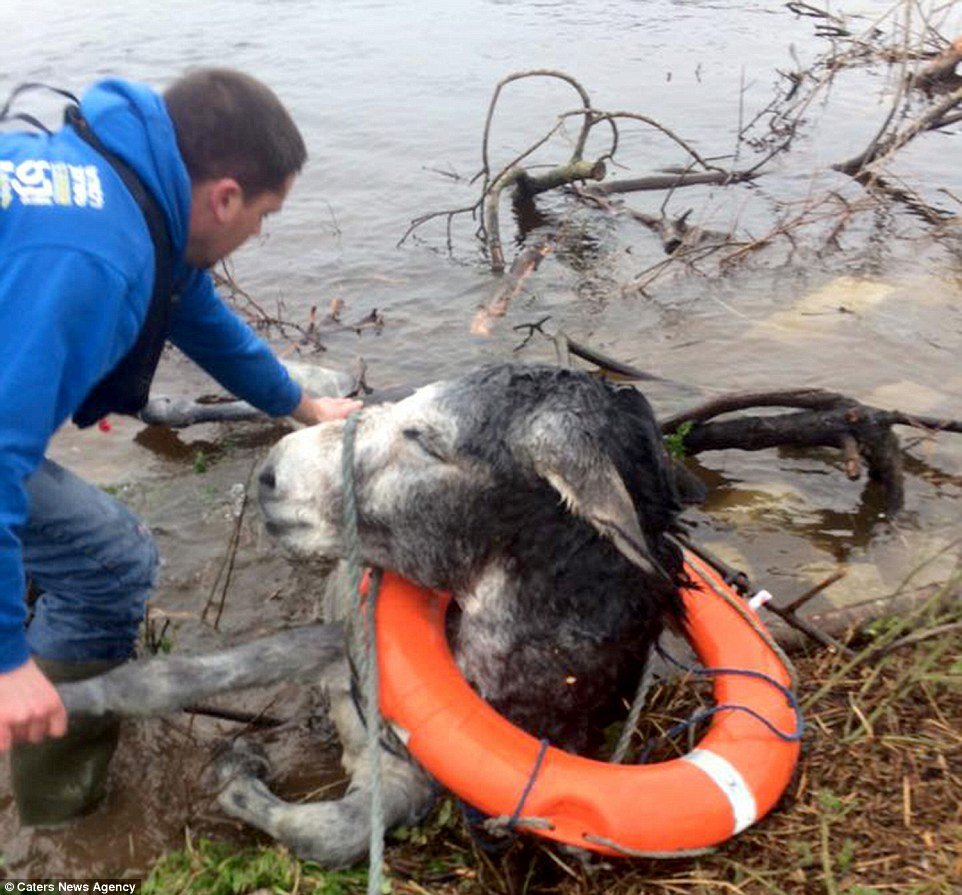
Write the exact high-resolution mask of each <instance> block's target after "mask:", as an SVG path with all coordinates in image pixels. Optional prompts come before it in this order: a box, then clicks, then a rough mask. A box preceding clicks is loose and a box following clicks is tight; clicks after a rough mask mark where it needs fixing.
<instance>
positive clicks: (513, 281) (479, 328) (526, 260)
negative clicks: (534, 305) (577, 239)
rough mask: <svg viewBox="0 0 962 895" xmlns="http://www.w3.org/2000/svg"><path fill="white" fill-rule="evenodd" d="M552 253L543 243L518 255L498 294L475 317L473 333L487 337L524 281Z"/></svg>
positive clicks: (549, 246)
mask: <svg viewBox="0 0 962 895" xmlns="http://www.w3.org/2000/svg"><path fill="white" fill-rule="evenodd" d="M550 252H551V245H550V244H549V243H547V242H543V243H540V244H538V245H534V246H528V248H526V249H524V250H523V251H522V252H520V253H519V254H518V256H517V257H516V258H515V259H514V262H513V263H512V264H511V270H510V271H508V274H507V276H506V277H505V279H504V284H503V285H502V287H501V289H500V290H498V294H497V295H496V296H495V297H494V298H493V299H492V300H491V301H490V302H488V304H487V305H485V306H484V307H483V308H481V309H480V310H479V311H478V313H477V314H475V315H474V320H473V321H472V322H471V332H472V333H474V334H475V335H481V336H486V335H488V334H489V333H490V332H491V327H492V326H493V325H494V321H495V320H496V319H497V318H498V317H503V316H504V315H505V314H507V313H508V308H509V307H510V305H511V302H512V300H513V299H514V298H515V296H517V294H518V293H519V292H520V291H521V287H522V286H523V285H524V281H525V280H526V279H527V278H528V277H529V276H531V274H532V273H533V272H534V271H536V270H537V269H538V265H539V264H541V261H542V260H543V259H544V258H545V257H546V256H547V255H548V254H549V253H550Z"/></svg>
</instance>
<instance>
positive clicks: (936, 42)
mask: <svg viewBox="0 0 962 895" xmlns="http://www.w3.org/2000/svg"><path fill="white" fill-rule="evenodd" d="M787 7H788V9H790V10H791V11H792V12H794V13H795V14H796V15H798V16H803V17H807V18H810V19H812V20H813V22H814V23H815V33H816V34H817V35H819V36H822V37H825V38H827V39H828V41H829V45H828V49H827V51H826V52H825V53H824V54H823V55H822V56H820V57H819V58H818V59H816V61H815V63H814V64H813V65H811V66H810V67H808V68H806V69H802V68H801V66H799V67H798V68H797V70H795V71H788V72H779V75H781V77H782V82H780V84H779V85H778V88H777V93H776V96H775V97H774V99H773V100H772V101H771V102H770V103H769V104H768V106H766V107H765V108H763V109H760V110H759V111H758V112H757V113H756V114H755V115H754V117H751V118H750V120H749V121H748V122H747V123H744V124H743V122H742V120H741V119H742V115H743V111H742V110H740V111H739V122H738V123H739V127H738V140H737V144H736V146H735V148H734V153H728V154H717V155H713V156H709V155H708V154H707V153H705V154H702V153H700V152H699V151H697V150H696V149H695V148H694V146H695V144H694V142H693V141H690V140H686V139H684V138H683V137H682V136H679V135H678V134H676V133H675V132H674V131H673V130H672V129H671V128H669V127H667V126H666V125H664V124H663V123H661V122H660V121H658V120H657V119H655V118H653V117H651V116H648V115H643V114H640V113H638V112H631V111H606V110H602V109H597V108H595V107H594V106H593V104H592V101H591V98H590V96H589V93H588V91H587V90H586V89H585V87H584V86H583V85H582V84H581V83H580V82H579V81H578V80H577V79H576V78H574V77H572V76H571V75H569V74H568V73H566V72H563V71H558V70H552V69H533V70H528V71H519V72H514V73H512V74H509V75H507V76H506V77H504V78H503V79H502V80H501V81H499V82H498V83H497V84H496V86H495V89H494V92H493V95H492V97H491V100H490V102H489V105H488V110H487V116H486V119H485V124H484V132H483V137H482V152H481V154H482V168H481V170H480V172H479V173H478V174H477V175H476V176H475V178H474V180H479V181H480V182H481V184H480V195H479V196H478V198H477V200H476V201H475V202H474V203H472V204H470V205H467V206H465V207H462V208H454V209H449V210H445V211H437V212H430V213H428V214H425V215H421V216H420V217H418V218H415V219H414V220H412V221H411V224H410V226H409V227H408V229H407V230H406V231H405V233H404V234H403V236H402V237H401V239H400V241H399V244H401V243H403V242H404V241H405V240H406V239H407V238H408V237H409V236H410V235H411V234H412V233H413V232H414V231H415V230H417V229H418V228H419V227H421V226H422V225H423V224H425V223H427V222H428V221H430V220H432V219H435V218H442V217H443V218H445V219H446V221H447V235H448V249H449V250H451V249H452V238H451V232H452V223H453V221H454V220H455V218H458V217H459V216H462V215H465V214H470V215H471V216H472V218H473V219H474V220H475V221H477V222H478V227H477V233H476V235H477V237H478V238H479V239H480V240H481V241H482V242H483V244H484V246H485V249H486V251H487V254H488V260H489V264H490V267H491V270H492V271H493V272H495V273H500V272H501V271H503V270H504V268H505V266H506V262H505V257H504V248H503V245H502V238H501V222H500V205H501V200H502V197H503V195H504V193H505V192H506V191H510V192H511V193H512V194H513V197H514V200H515V206H516V209H517V208H519V207H522V206H523V207H525V208H527V209H528V211H529V214H528V215H519V217H518V225H519V228H520V229H521V233H522V236H523V235H524V233H525V231H526V223H527V221H528V220H534V221H536V222H537V221H538V216H537V213H536V209H535V208H534V200H535V197H537V196H539V195H541V194H542V193H544V192H546V191H549V190H554V189H558V188H565V189H566V190H568V191H569V192H570V193H572V194H574V195H576V196H577V197H578V198H579V199H580V200H581V201H591V202H592V203H593V204H594V205H595V206H596V207H600V208H602V209H604V210H605V211H609V212H610V211H617V212H619V213H625V214H629V215H631V216H632V217H634V218H635V219H636V220H638V221H640V222H641V223H642V224H644V225H645V226H646V227H647V228H648V229H650V230H652V231H653V232H654V233H656V234H657V235H658V236H659V238H660V239H661V242H662V245H663V247H664V250H665V253H666V255H667V256H669V257H668V258H666V259H665V260H664V261H662V262H659V263H658V264H657V265H653V266H652V267H650V268H649V269H647V270H644V271H641V272H640V273H638V274H637V275H636V276H635V277H634V279H633V280H632V282H631V284H630V285H629V286H626V287H625V288H626V289H628V290H630V291H640V292H646V291H647V289H648V288H649V287H650V286H651V285H652V283H653V282H654V280H655V279H656V278H657V277H659V276H661V274H662V273H664V271H666V270H668V269H676V268H675V267H674V265H675V263H676V262H677V263H680V264H682V265H684V266H685V268H686V269H689V270H691V269H697V268H696V267H695V265H696V264H697V263H698V262H700V261H702V260H704V259H706V258H708V257H709V256H715V259H716V261H717V264H718V267H719V269H720V270H721V271H722V272H724V271H725V270H727V269H729V268H730V267H731V266H732V265H734V264H735V263H737V262H739V261H742V260H744V259H745V258H747V257H748V256H749V254H750V253H752V252H757V251H759V250H762V249H765V248H767V247H769V246H771V245H772V244H774V243H776V242H782V243H785V242H786V241H787V244H789V245H790V246H792V247H794V245H795V233H796V231H800V230H803V229H805V228H809V229H810V230H814V229H815V228H816V227H820V228H821V231H822V232H823V233H824V232H826V231H827V237H826V238H825V244H826V246H837V245H838V241H839V238H840V234H841V233H842V232H843V230H844V229H845V228H846V227H847V226H848V224H849V222H850V221H851V220H852V219H854V218H855V217H856V216H857V215H859V214H862V213H864V212H866V211H870V210H873V209H875V208H877V207H878V205H879V204H880V203H893V202H894V203H898V204H900V205H902V206H904V207H905V208H907V209H908V210H909V211H910V212H912V213H913V214H914V215H916V216H917V218H918V219H920V220H921V221H923V222H924V223H925V224H926V225H928V226H930V227H932V228H934V229H935V232H936V233H937V234H938V235H939V236H946V235H948V236H953V235H955V236H957V235H958V230H957V228H953V227H951V226H947V225H952V224H955V223H957V222H958V220H959V213H958V210H957V209H954V210H946V209H943V208H940V207H939V206H938V205H935V204H933V202H932V201H931V200H929V199H926V198H924V197H923V196H922V195H921V194H920V193H919V191H918V190H917V189H915V188H914V187H913V186H912V184H911V183H908V182H905V181H903V180H900V179H899V178H897V177H894V176H889V175H888V174H887V172H886V171H885V170H884V166H885V165H886V163H887V162H888V161H890V160H891V159H892V158H893V157H894V156H895V155H896V154H897V153H898V152H899V151H900V150H901V149H903V148H904V147H905V146H906V145H907V144H908V143H910V142H912V141H913V140H915V139H917V138H918V137H919V136H921V135H922V134H926V133H931V132H933V131H943V132H944V131H945V129H946V128H948V127H949V126H950V125H953V124H956V123H958V122H960V121H962V74H960V71H959V66H960V60H962V38H960V39H958V40H956V41H955V42H953V43H950V42H949V41H948V40H946V39H945V38H942V37H940V36H939V34H938V32H937V30H936V27H935V23H934V22H933V21H931V20H928V19H925V14H924V13H923V12H922V11H921V10H915V9H912V10H906V11H905V14H904V15H903V14H902V13H899V14H898V15H896V14H895V13H894V12H893V11H891V10H890V11H889V12H887V13H885V14H883V15H882V16H880V17H879V18H878V19H876V20H874V21H873V22H872V23H871V24H870V25H869V26H867V27H866V28H865V30H864V32H863V33H856V32H855V31H854V30H853V29H854V26H855V25H856V24H857V23H858V22H859V21H860V20H859V19H858V18H857V17H856V18H851V19H849V18H845V17H843V16H839V15H836V14H835V13H832V12H830V11H829V10H827V9H820V8H819V7H818V6H815V5H813V4H810V3H805V2H792V3H790V4H787ZM918 15H922V17H923V26H924V27H923V28H922V29H921V31H919V29H918V28H917V27H916V26H917V22H914V21H913V16H918ZM917 32H918V33H920V34H921V36H920V37H916V33H917ZM933 46H934V47H935V50H933V49H932V48H933ZM870 64H884V65H888V66H892V65H897V66H901V67H902V73H901V75H900V76H899V77H898V79H897V90H896V92H895V96H894V99H893V102H892V105H891V110H890V112H889V115H888V116H887V118H886V120H885V121H884V123H883V124H882V126H881V127H880V128H879V129H878V131H877V133H875V134H874V135H873V136H871V137H870V139H868V142H867V144H866V146H865V148H864V149H863V150H862V151H861V152H859V153H858V154H857V155H854V156H852V157H851V158H848V159H844V160H842V161H839V162H837V163H836V164H834V165H831V166H830V167H831V169H833V170H835V171H838V172H840V173H843V174H845V175H847V176H849V177H851V178H852V179H853V181H855V182H856V183H858V184H859V185H860V186H862V187H864V188H865V194H864V195H863V196H856V197H854V198H853V197H851V196H849V197H846V196H843V195H842V194H841V192H840V191H839V190H826V191H825V192H823V193H820V194H816V195H813V196H812V197H811V198H810V199H809V200H807V201H806V202H805V203H802V206H801V208H800V210H799V203H786V204H785V205H784V206H783V210H782V211H781V212H780V214H779V219H778V220H775V222H774V224H773V226H772V227H771V229H770V230H769V232H767V233H764V234H763V235H761V236H757V235H753V236H748V235H745V234H739V233H738V232H737V230H736V223H735V222H733V223H732V225H731V227H730V228H729V229H728V230H727V232H725V231H721V232H720V231H703V230H702V229H701V228H700V227H698V226H697V225H696V224H689V223H688V219H689V216H690V215H691V210H689V211H686V212H685V213H683V214H681V215H677V214H669V213H668V211H667V210H666V208H665V205H666V204H667V201H668V198H670V197H671V196H672V195H673V194H674V192H675V191H676V190H678V189H681V188H683V187H687V186H695V185H714V186H718V187H722V188H726V187H731V186H735V185H736V184H739V183H744V182H746V181H751V180H754V179H755V178H757V177H760V176H762V175H764V174H766V173H769V172H770V171H771V170H772V167H771V166H770V164H769V163H770V162H771V161H772V160H773V159H774V158H775V157H776V156H778V155H780V154H782V153H784V152H786V151H787V150H788V149H790V147H791V145H792V142H793V140H794V139H795V137H796V135H797V134H798V133H799V132H800V131H801V130H802V129H803V128H804V127H805V126H806V124H807V122H808V120H809V119H810V118H811V116H812V113H813V110H814V109H815V108H817V102H818V100H819V98H820V97H822V96H823V95H824V94H826V93H827V92H828V91H829V90H830V88H831V85H832V83H833V81H834V79H835V78H836V77H838V76H839V74H840V72H843V71H845V70H847V69H857V68H862V67H865V66H866V65H870ZM913 70H914V72H913ZM525 79H554V80H560V81H562V82H563V83H565V84H567V85H568V86H570V87H571V88H572V90H573V91H574V92H575V93H576V94H577V96H578V100H579V102H580V105H579V106H578V108H575V109H569V110H567V111H563V112H560V114H558V116H557V119H556V122H555V124H554V125H553V126H552V127H551V128H550V129H549V130H548V132H547V133H545V134H544V135H542V136H541V137H539V138H538V139H537V140H535V141H534V142H533V143H532V144H531V145H529V146H528V147H527V148H526V149H524V150H523V151H521V152H519V153H518V154H517V156H516V157H515V158H513V159H511V160H510V161H508V162H507V163H506V164H504V165H503V166H502V167H501V168H500V169H498V168H495V166H494V165H493V163H492V159H491V153H490V149H489V147H490V143H491V131H492V125H493V121H494V118H495V114H496V110H497V107H498V102H499V99H500V98H501V96H502V93H503V91H504V90H505V88H507V87H508V86H509V85H512V84H515V83H517V82H519V81H523V80H525ZM923 92H924V93H925V95H926V100H925V105H924V106H922V107H921V108H920V103H919V95H920V94H922V93H923ZM572 120H574V121H578V122H579V124H580V130H579V132H578V134H577V137H576V139H574V140H573V146H572V148H571V150H570V154H569V155H568V157H567V158H565V159H564V160H562V161H561V162H560V163H558V164H555V165H554V166H552V167H551V168H550V169H549V170H547V171H546V172H540V171H539V172H537V173H536V172H534V171H533V170H530V169H529V168H528V167H526V166H527V165H530V162H531V158H532V156H533V155H534V153H535V152H536V151H538V150H540V149H542V148H543V147H545V146H546V145H547V144H548V143H549V141H551V140H552V138H554V137H556V136H557V135H558V134H559V133H560V132H561V130H562V128H563V127H564V125H566V124H567V123H568V122H570V121H572ZM627 124H636V125H641V126H644V127H646V128H651V129H653V130H655V131H657V132H658V133H659V134H660V135H661V136H663V137H665V138H666V139H667V140H669V141H671V142H672V143H673V144H674V145H675V146H676V147H677V148H678V150H679V151H680V152H681V153H682V154H683V158H682V164H679V165H676V166H673V167H672V168H670V169H667V170H665V169H663V170H662V171H661V172H659V173H654V174H651V175H647V176H641V177H632V178H626V179H618V180H613V181H608V180H605V179H604V178H606V176H607V173H608V171H609V169H610V168H611V167H612V164H609V163H614V162H615V160H616V154H617V153H618V149H619V141H620V128H623V127H624V126H626V125H627ZM599 127H601V128H602V129H603V130H604V131H605V132H606V133H607V134H609V135H610V143H608V144H607V146H605V147H603V148H602V150H601V151H599V152H598V153H597V154H596V155H593V156H591V157H588V156H587V154H586V153H587V149H586V147H587V145H588V137H589V135H591V134H594V133H595V132H596V129H597V128H599ZM745 150H750V151H753V152H755V153H756V154H757V155H758V156H759V160H758V161H756V162H755V163H754V164H752V165H750V166H748V167H745V166H744V165H743V166H740V167H738V168H731V169H729V168H727V167H724V166H722V165H719V164H718V163H717V162H716V161H714V160H713V159H716V158H731V157H734V158H736V159H737V158H738V157H739V155H740V154H741V153H742V152H743V151H745ZM643 190H661V191H664V192H666V193H667V194H668V198H666V200H665V203H663V205H662V209H661V214H660V215H657V216H656V215H651V214H646V213H644V212H640V211H635V210H633V209H630V208H627V207H625V206H624V205H623V204H621V203H619V204H617V205H615V204H614V202H613V201H612V197H615V196H619V195H624V194H627V193H632V192H637V191H643ZM941 192H942V193H943V194H945V195H947V196H949V197H950V198H953V199H957V197H955V196H954V195H953V194H952V193H951V192H950V191H949V190H947V189H942V190H941ZM751 198H752V196H751V195H748V196H746V201H748V200H750V199H751ZM957 201H962V200H958V199H957ZM530 212H534V213H533V214H530ZM543 221H544V219H543V218H542V219H541V221H540V223H543ZM564 227H565V221H564V219H562V220H561V221H560V223H559V226H558V228H557V230H558V236H557V239H562V238H563V234H564ZM542 239H543V237H542ZM525 251H526V250H522V255H521V260H522V261H523V260H524V252H525ZM531 270H533V268H529V269H528V271H527V272H528V273H530V272H531ZM506 288H510V283H509V284H508V287H506ZM506 307H507V302H502V303H501V304H500V305H499V304H497V302H495V303H493V304H492V305H491V306H490V307H489V309H488V313H487V314H486V315H484V316H483V317H481V318H480V319H479V318H475V320H474V322H473V324H472V330H473V331H474V332H489V331H490V328H491V326H492V323H493V319H494V318H497V317H500V316H502V315H503V312H504V309H506Z"/></svg>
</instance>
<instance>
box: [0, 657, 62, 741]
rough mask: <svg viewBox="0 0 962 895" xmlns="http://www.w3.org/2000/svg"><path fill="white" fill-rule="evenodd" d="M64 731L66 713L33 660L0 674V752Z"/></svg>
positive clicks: (56, 735) (60, 734) (51, 686)
mask: <svg viewBox="0 0 962 895" xmlns="http://www.w3.org/2000/svg"><path fill="white" fill-rule="evenodd" d="M66 732H67V712H66V711H65V709H64V707H63V703H62V702H61V701H60V696H59V695H58V694H57V691H56V690H55V689H54V686H53V684H51V683H50V681H48V680H47V678H46V677H44V674H43V672H42V671H41V670H40V669H39V668H38V667H37V663H36V662H34V661H33V659H28V660H27V663H26V664H25V665H21V666H20V667H19V668H14V669H13V671H6V672H4V673H2V674H0V753H2V752H6V751H7V750H8V749H9V748H10V747H11V746H12V745H13V744H14V743H39V742H40V741H41V740H44V739H46V738H47V737H62V736H63V735H64V734H65V733H66Z"/></svg>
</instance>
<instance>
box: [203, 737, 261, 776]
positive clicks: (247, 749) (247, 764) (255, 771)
mask: <svg viewBox="0 0 962 895" xmlns="http://www.w3.org/2000/svg"><path fill="white" fill-rule="evenodd" d="M270 769H271V766H270V762H269V761H268V760H267V753H266V752H265V751H264V749H263V748H262V747H261V746H259V745H257V743H252V742H250V741H249V740H245V739H243V738H240V737H239V738H238V739H236V740H232V741H230V742H227V743H224V744H222V745H221V746H220V747H219V749H218V752H217V754H216V755H215V756H214V761H213V772H214V776H215V778H216V779H217V782H218V783H220V784H227V783H230V782H231V781H233V780H236V779H238V778H239V777H256V778H258V779H260V780H263V779H264V778H265V777H267V776H268V774H269V773H270Z"/></svg>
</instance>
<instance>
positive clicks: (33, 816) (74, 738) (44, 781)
mask: <svg viewBox="0 0 962 895" xmlns="http://www.w3.org/2000/svg"><path fill="white" fill-rule="evenodd" d="M35 661H36V663H37V665H38V666H39V667H40V670H41V671H42V672H43V673H44V674H45V675H46V676H47V678H48V679H49V680H50V681H51V683H54V684H58V683H65V682H67V681H80V680H83V679H84V678H88V677H94V676H95V675H98V674H103V672H105V671H109V670H110V669H111V668H115V667H116V666H117V665H121V664H123V660H113V659H95V660H91V661H89V662H60V661H57V660H55V659H41V658H35ZM119 734H120V719H119V718H115V717H113V716H110V715H107V716H104V717H99V718H94V717H90V716H83V715H78V716H75V717H72V718H70V719H69V726H68V728H67V733H66V735H65V736H63V737H61V738H60V739H47V740H44V741H43V742H42V743H37V744H36V745H34V744H31V743H20V744H18V745H16V746H14V748H13V750H12V752H11V755H10V782H11V785H12V788H13V796H14V800H15V802H16V805H17V810H18V811H19V812H20V822H21V823H22V824H23V825H24V826H25V827H40V826H51V825H54V824H62V823H66V822H67V821H69V820H73V819H74V818H75V817H80V816H81V815H83V814H86V813H87V812H89V811H92V810H93V809H94V808H95V807H96V806H97V805H98V804H99V803H100V802H101V801H102V800H103V797H104V794H105V792H106V784H107V766H108V765H109V764H110V759H111V757H112V756H113V754H114V750H115V749H116V748H117V739H118V737H119Z"/></svg>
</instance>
